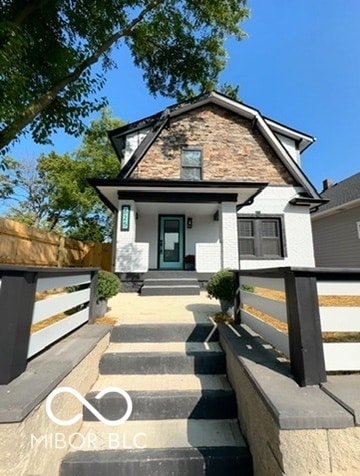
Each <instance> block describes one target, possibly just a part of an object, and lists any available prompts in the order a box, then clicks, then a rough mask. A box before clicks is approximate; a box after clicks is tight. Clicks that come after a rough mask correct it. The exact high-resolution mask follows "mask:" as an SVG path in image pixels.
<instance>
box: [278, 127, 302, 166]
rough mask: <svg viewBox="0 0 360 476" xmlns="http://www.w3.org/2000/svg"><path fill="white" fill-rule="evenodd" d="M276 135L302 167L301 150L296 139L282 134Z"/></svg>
mask: <svg viewBox="0 0 360 476" xmlns="http://www.w3.org/2000/svg"><path fill="white" fill-rule="evenodd" d="M275 135H276V137H277V138H278V139H279V141H280V142H281V143H282V145H283V146H284V147H285V149H286V150H287V151H288V152H289V154H290V155H291V157H292V159H293V160H294V161H295V162H296V163H297V164H298V166H299V167H301V157H300V152H299V150H298V148H297V146H296V142H295V141H294V139H290V138H289V137H285V136H283V135H281V134H275Z"/></svg>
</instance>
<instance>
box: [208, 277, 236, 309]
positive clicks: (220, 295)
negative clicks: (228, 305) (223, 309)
mask: <svg viewBox="0 0 360 476" xmlns="http://www.w3.org/2000/svg"><path fill="white" fill-rule="evenodd" d="M207 292H208V294H209V296H210V298H215V299H221V300H223V301H229V302H232V301H233V300H234V296H235V284H234V276H233V273H232V271H230V270H228V269H222V270H221V271H218V272H217V273H215V274H213V275H212V276H211V278H210V279H209V282H208V284H207Z"/></svg>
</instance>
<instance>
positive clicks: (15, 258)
mask: <svg viewBox="0 0 360 476" xmlns="http://www.w3.org/2000/svg"><path fill="white" fill-rule="evenodd" d="M111 261H112V246H111V244H110V243H83V242H81V241H76V240H72V239H70V238H64V237H63V236H58V235H56V234H55V233H46V232H42V231H39V230H37V229H36V228H33V227H30V226H26V225H23V224H22V223H18V222H15V221H13V220H8V219H5V218H0V263H1V264H15V265H22V266H24V265H27V266H53V267H55V266H56V267H92V266H94V267H100V268H102V269H104V270H105V271H111Z"/></svg>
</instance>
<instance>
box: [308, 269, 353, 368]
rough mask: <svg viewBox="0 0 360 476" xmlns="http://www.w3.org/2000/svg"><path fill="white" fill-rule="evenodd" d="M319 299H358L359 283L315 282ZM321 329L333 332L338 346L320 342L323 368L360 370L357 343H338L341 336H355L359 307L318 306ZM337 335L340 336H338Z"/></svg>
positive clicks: (335, 343)
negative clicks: (320, 297)
mask: <svg viewBox="0 0 360 476" xmlns="http://www.w3.org/2000/svg"><path fill="white" fill-rule="evenodd" d="M317 289H318V294H319V296H360V274H359V281H347V282H343V281H320V280H319V281H318V282H317ZM319 311H320V320H321V329H322V331H323V332H336V333H337V340H339V342H324V344H323V347H324V357H325V367H326V370H327V371H328V372H330V371H341V370H342V371H346V370H352V371H356V370H360V339H359V342H346V337H345V336H344V337H343V341H341V333H359V336H360V307H350V306H349V307H346V306H329V307H328V306H320V308H319ZM339 333H340V335H339Z"/></svg>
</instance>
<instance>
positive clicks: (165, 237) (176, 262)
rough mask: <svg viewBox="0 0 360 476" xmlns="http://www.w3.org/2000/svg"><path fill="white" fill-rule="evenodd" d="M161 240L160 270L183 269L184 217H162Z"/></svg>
mask: <svg viewBox="0 0 360 476" xmlns="http://www.w3.org/2000/svg"><path fill="white" fill-rule="evenodd" d="M159 238H160V239H159V256H160V260H159V261H160V263H159V265H160V266H159V267H160V269H183V266H184V217H183V216H162V217H160V237H159Z"/></svg>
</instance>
